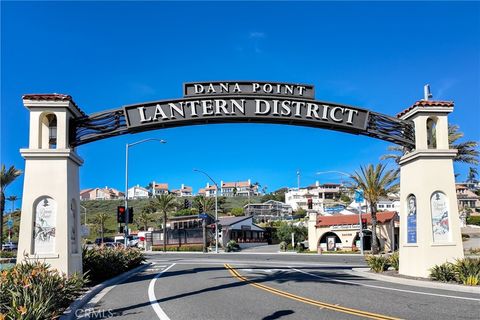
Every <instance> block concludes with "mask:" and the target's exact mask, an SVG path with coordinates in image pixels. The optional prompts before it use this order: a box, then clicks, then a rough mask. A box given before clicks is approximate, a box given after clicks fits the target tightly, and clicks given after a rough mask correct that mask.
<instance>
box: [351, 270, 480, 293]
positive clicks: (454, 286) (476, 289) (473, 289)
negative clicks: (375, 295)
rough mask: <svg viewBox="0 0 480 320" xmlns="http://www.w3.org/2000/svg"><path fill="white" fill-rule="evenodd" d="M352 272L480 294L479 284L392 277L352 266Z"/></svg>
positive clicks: (423, 286) (411, 284) (432, 287)
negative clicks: (471, 285)
mask: <svg viewBox="0 0 480 320" xmlns="http://www.w3.org/2000/svg"><path fill="white" fill-rule="evenodd" d="M352 273H355V274H356V275H360V276H362V277H365V278H369V279H374V280H380V281H386V282H392V283H397V284H403V285H407V286H414V287H422V288H429V289H440V290H449V291H457V292H465V293H476V294H480V287H478V286H477V287H468V286H463V285H460V284H452V283H443V282H435V281H424V280H414V279H405V278H400V277H392V276H387V275H383V274H378V273H372V272H370V268H352Z"/></svg>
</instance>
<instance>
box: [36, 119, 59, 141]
mask: <svg viewBox="0 0 480 320" xmlns="http://www.w3.org/2000/svg"><path fill="white" fill-rule="evenodd" d="M40 119H41V120H40V121H41V123H40V126H41V128H40V148H41V149H56V148H57V117H56V116H55V114H53V113H48V114H43V115H42V117H41V118H40Z"/></svg>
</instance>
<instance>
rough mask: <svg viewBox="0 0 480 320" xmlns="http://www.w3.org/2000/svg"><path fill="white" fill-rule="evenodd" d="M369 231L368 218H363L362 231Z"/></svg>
mask: <svg viewBox="0 0 480 320" xmlns="http://www.w3.org/2000/svg"><path fill="white" fill-rule="evenodd" d="M366 229H367V218H362V230H366Z"/></svg>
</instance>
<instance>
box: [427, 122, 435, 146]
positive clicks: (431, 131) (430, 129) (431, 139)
mask: <svg viewBox="0 0 480 320" xmlns="http://www.w3.org/2000/svg"><path fill="white" fill-rule="evenodd" d="M436 127H437V120H436V119H433V118H428V120H427V146H428V149H436V148H437V135H436Z"/></svg>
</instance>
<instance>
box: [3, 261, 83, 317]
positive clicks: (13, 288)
mask: <svg viewBox="0 0 480 320" xmlns="http://www.w3.org/2000/svg"><path fill="white" fill-rule="evenodd" d="M85 283H86V279H85V278H84V277H82V276H79V275H76V274H74V275H72V276H70V277H68V278H67V276H66V275H65V274H60V273H59V272H58V271H56V270H54V269H51V268H50V267H49V265H48V264H46V263H42V262H25V263H22V264H17V265H15V266H14V267H13V268H12V269H10V270H5V271H2V272H1V273H0V319H9V320H14V319H15V320H17V319H55V318H57V317H58V316H59V315H60V314H61V313H62V312H63V310H64V309H65V308H66V307H68V305H69V304H70V302H72V301H73V300H74V299H75V298H76V297H77V296H79V295H80V293H81V292H82V288H83V286H84V285H85Z"/></svg>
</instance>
